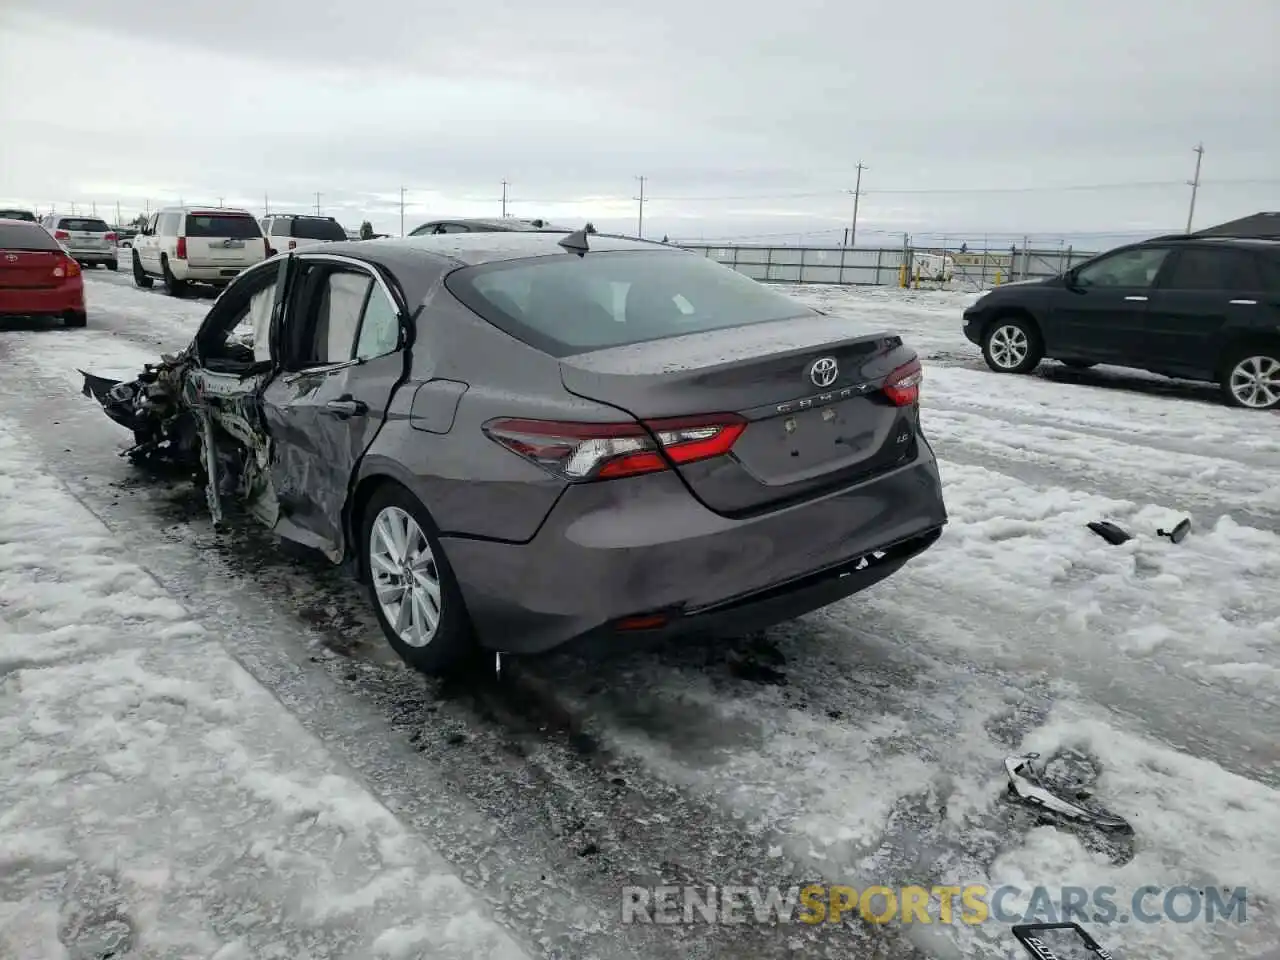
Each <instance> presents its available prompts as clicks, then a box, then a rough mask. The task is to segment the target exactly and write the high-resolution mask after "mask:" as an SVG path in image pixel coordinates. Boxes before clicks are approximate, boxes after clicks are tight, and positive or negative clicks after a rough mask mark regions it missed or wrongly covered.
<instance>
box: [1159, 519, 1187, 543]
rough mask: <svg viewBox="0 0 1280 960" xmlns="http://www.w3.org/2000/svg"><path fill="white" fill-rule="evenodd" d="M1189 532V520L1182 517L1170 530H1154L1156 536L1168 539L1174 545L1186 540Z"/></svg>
mask: <svg viewBox="0 0 1280 960" xmlns="http://www.w3.org/2000/svg"><path fill="white" fill-rule="evenodd" d="M1190 532H1191V518H1190V517H1184V518H1183V519H1181V520H1179V521H1178V523H1177V525H1176V526H1175V527H1174V528H1173V529H1172V530H1161V529H1157V530H1156V536H1159V537H1168V538H1169V539H1170V540H1171V541H1173V542H1174V543H1181V542H1182V541H1183V540H1185V539H1187V534H1188V533H1190Z"/></svg>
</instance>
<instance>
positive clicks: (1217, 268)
mask: <svg viewBox="0 0 1280 960" xmlns="http://www.w3.org/2000/svg"><path fill="white" fill-rule="evenodd" d="M1264 287H1265V284H1264V283H1263V279H1262V272H1261V269H1260V264H1259V263H1258V262H1257V259H1256V257H1255V254H1254V253H1253V251H1251V250H1248V249H1244V248H1241V247H1232V246H1227V245H1225V244H1221V245H1214V246H1209V245H1208V244H1205V245H1196V246H1187V247H1183V248H1180V249H1179V250H1177V251H1176V252H1175V253H1174V255H1173V256H1172V257H1171V258H1170V259H1169V262H1168V264H1167V265H1166V268H1165V269H1164V270H1162V271H1161V274H1160V280H1159V282H1158V283H1157V285H1156V289H1155V290H1153V291H1152V292H1151V302H1150V305H1149V307H1148V310H1147V316H1146V321H1145V326H1146V333H1147V336H1146V337H1145V338H1144V343H1145V344H1146V348H1147V349H1148V350H1150V352H1151V355H1152V357H1153V359H1154V360H1155V361H1156V362H1157V363H1158V364H1161V365H1163V366H1165V367H1167V368H1168V369H1170V370H1172V371H1176V372H1185V373H1187V374H1195V375H1200V376H1212V375H1213V372H1214V368H1215V366H1216V361H1217V358H1218V353H1219V351H1220V345H1221V343H1222V340H1223V336H1224V333H1225V331H1226V328H1227V327H1228V326H1240V327H1245V326H1248V325H1249V324H1250V323H1252V322H1253V320H1254V318H1255V317H1256V316H1257V315H1258V307H1259V305H1261V304H1262V303H1263V302H1264V301H1265V300H1266V292H1265V290H1264Z"/></svg>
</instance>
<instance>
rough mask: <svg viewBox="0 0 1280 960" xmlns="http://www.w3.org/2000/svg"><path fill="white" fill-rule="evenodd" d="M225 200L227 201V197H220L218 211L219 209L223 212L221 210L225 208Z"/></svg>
mask: <svg viewBox="0 0 1280 960" xmlns="http://www.w3.org/2000/svg"><path fill="white" fill-rule="evenodd" d="M224 199H226V198H225V197H219V198H218V209H219V210H221V209H222V206H223V204H222V201H223V200H224Z"/></svg>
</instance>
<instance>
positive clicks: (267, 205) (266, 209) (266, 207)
mask: <svg viewBox="0 0 1280 960" xmlns="http://www.w3.org/2000/svg"><path fill="white" fill-rule="evenodd" d="M262 215H263V216H264V217H269V216H271V198H270V197H269V196H267V191H265V190H263V191H262Z"/></svg>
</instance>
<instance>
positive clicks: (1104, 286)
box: [1047, 246, 1169, 366]
mask: <svg viewBox="0 0 1280 960" xmlns="http://www.w3.org/2000/svg"><path fill="white" fill-rule="evenodd" d="M1168 255H1169V248H1168V247H1148V246H1144V247H1130V248H1128V249H1125V250H1119V251H1116V252H1115V253H1112V254H1109V255H1106V256H1102V257H1099V258H1098V259H1096V260H1093V261H1091V262H1090V263H1087V264H1085V265H1084V266H1082V267H1080V268H1079V269H1078V270H1077V271H1075V273H1074V274H1073V278H1074V283H1073V284H1072V285H1068V286H1066V287H1064V289H1063V291H1062V292H1061V293H1060V294H1059V295H1058V296H1056V297H1055V298H1054V305H1053V307H1052V308H1051V311H1050V315H1049V318H1048V323H1047V326H1048V327H1049V328H1050V330H1049V332H1048V334H1047V339H1048V341H1049V347H1050V352H1051V354H1052V355H1053V356H1068V357H1080V358H1085V359H1089V360H1098V361H1104V362H1106V361H1109V362H1111V363H1118V364H1132V363H1134V361H1135V358H1140V357H1142V356H1143V355H1144V353H1145V351H1144V344H1143V337H1144V335H1145V329H1146V328H1145V319H1146V313H1147V306H1148V304H1149V302H1150V299H1151V291H1152V289H1153V287H1154V285H1155V280H1156V276H1157V275H1158V274H1159V272H1160V267H1161V266H1162V264H1163V263H1164V260H1165V258H1166V257H1167V256H1168ZM1138 365H1139V366H1140V365H1141V364H1138Z"/></svg>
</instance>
